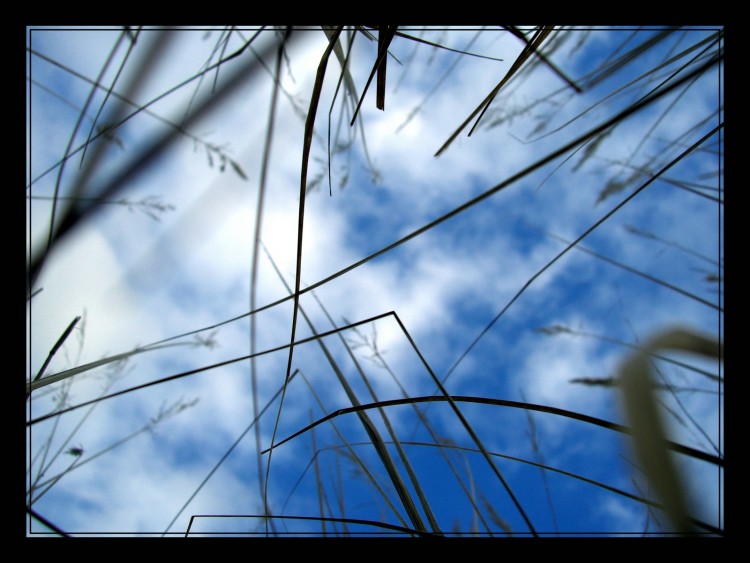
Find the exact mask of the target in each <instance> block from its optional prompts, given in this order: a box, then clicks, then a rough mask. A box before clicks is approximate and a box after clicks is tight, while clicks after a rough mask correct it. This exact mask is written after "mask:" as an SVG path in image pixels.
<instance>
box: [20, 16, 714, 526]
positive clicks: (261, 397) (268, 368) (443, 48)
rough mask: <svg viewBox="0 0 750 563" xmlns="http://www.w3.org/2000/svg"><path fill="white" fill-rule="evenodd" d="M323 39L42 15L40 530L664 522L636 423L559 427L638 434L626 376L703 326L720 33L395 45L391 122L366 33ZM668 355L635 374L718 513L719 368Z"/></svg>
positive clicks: (35, 38) (709, 336)
mask: <svg viewBox="0 0 750 563" xmlns="http://www.w3.org/2000/svg"><path fill="white" fill-rule="evenodd" d="M334 31H335V30H333V29H331V30H327V33H326V32H324V30H323V29H322V28H312V27H311V28H304V29H294V30H293V31H292V33H291V34H290V35H289V36H288V37H287V38H286V41H285V42H284V50H283V52H282V54H281V57H279V53H280V50H279V46H280V45H281V44H282V42H283V41H284V33H283V31H282V30H274V29H272V28H265V29H260V28H258V27H233V28H209V27H206V28H197V27H196V28H181V29H172V30H163V29H160V28H137V27H133V28H109V29H98V28H97V29H94V28H28V30H27V67H26V68H27V73H26V78H27V92H28V97H27V100H28V102H27V141H28V142H27V151H28V152H27V182H26V184H27V185H26V195H27V206H26V211H27V215H26V216H27V227H28V228H27V232H28V237H27V261H28V263H29V264H30V270H29V275H30V277H31V278H32V279H31V285H30V288H29V296H27V297H28V298H27V350H26V352H27V374H26V380H27V383H28V382H30V381H31V380H34V379H36V378H37V376H38V374H39V373H40V370H41V369H42V367H43V365H44V364H45V360H46V359H47V358H48V356H49V355H50V351H51V350H53V349H54V347H55V344H56V343H57V342H58V340H59V339H60V338H61V336H62V335H63V334H64V333H65V332H66V328H68V327H69V326H70V325H71V324H72V323H73V321H74V320H75V319H78V320H77V322H75V323H74V326H73V328H72V330H71V331H70V332H69V333H68V335H67V337H66V338H65V339H64V342H63V343H62V345H61V346H60V347H59V348H58V349H56V350H55V352H54V354H52V358H51V360H50V361H49V363H48V364H47V365H46V366H45V367H44V371H43V373H42V375H41V379H39V381H38V382H36V383H35V384H34V390H33V392H32V395H31V397H30V399H29V400H28V401H27V462H26V463H27V483H26V487H27V502H30V503H31V508H32V509H33V512H34V515H35V516H38V517H39V518H43V519H45V520H46V521H47V522H48V524H51V525H54V526H55V527H56V528H57V529H58V530H59V531H62V532H65V533H68V534H71V535H80V536H85V535H101V534H104V535H113V534H125V535H144V536H145V535H156V536H161V535H177V536H182V535H185V533H186V532H187V531H188V530H190V534H191V535H192V534H196V535H200V534H209V533H211V534H238V533H244V534H251V535H256V534H259V535H265V534H266V533H268V534H277V535H302V534H314V535H322V534H325V535H358V534H378V535H387V534H393V533H398V534H403V533H416V532H415V530H416V531H422V532H427V533H445V534H454V533H455V534H464V535H483V536H488V535H498V536H503V535H507V534H513V535H533V534H538V535H557V534H560V535H565V534H580V535H594V534H610V535H620V534H636V535H640V534H644V533H649V534H650V533H659V532H663V531H665V530H669V529H670V527H669V520H668V518H667V516H666V515H665V513H664V512H663V511H661V510H658V509H649V506H648V505H647V504H646V503H645V502H643V500H644V499H650V500H651V501H652V502H660V501H659V497H658V496H657V495H658V493H657V492H655V491H654V490H653V486H652V483H650V482H649V480H647V479H646V477H645V471H647V469H646V468H644V467H643V465H642V463H641V459H640V458H639V457H638V455H637V452H636V450H635V449H634V448H633V444H632V441H631V440H630V438H628V437H627V436H626V435H625V434H623V433H620V432H617V431H614V430H612V429H610V428H605V427H601V426H598V425H595V424H593V423H591V422H586V421H583V420H579V419H575V418H571V417H569V416H564V413H563V412H562V411H569V412H573V413H577V414H580V415H586V416H589V417H595V418H596V419H601V420H605V421H608V422H612V423H617V424H622V425H628V426H630V425H631V424H633V422H634V421H633V420H632V419H631V418H629V416H628V415H627V414H626V412H625V410H624V409H623V404H624V403H623V387H621V386H619V385H616V384H614V383H616V382H617V381H619V379H618V378H619V376H620V373H621V371H622V367H623V365H624V364H625V362H626V361H627V360H628V359H630V358H633V357H634V355H635V354H637V353H638V352H639V350H640V352H641V354H643V353H644V352H643V350H644V347H646V346H647V345H648V343H650V342H651V343H653V342H655V340H654V339H657V340H658V337H659V336H660V335H662V336H663V335H665V334H675V333H674V331H675V330H680V331H683V333H687V334H691V335H700V338H699V339H698V340H699V341H701V342H704V341H705V342H708V343H710V342H712V341H713V342H716V341H719V340H722V339H723V285H722V281H721V280H722V277H723V156H722V155H723V137H722V130H721V126H722V124H723V82H722V73H723V67H722V64H721V62H720V61H719V62H717V60H716V59H717V57H719V56H720V55H721V53H722V48H723V43H722V42H721V40H720V39H719V38H718V32H719V30H718V29H717V28H708V27H707V28H679V29H662V28H658V29H657V28H638V29H636V28H618V29H610V28H607V29H604V28H599V29H589V28H556V29H554V30H552V31H551V32H549V33H547V34H546V35H544V34H542V35H540V36H537V34H536V32H537V28H535V27H521V28H513V29H510V28H508V29H503V28H481V29H480V28H435V27H432V28H423V27H408V28H399V30H398V31H399V33H398V34H396V35H395V36H394V37H393V39H392V41H391V42H390V45H389V47H388V55H387V58H386V61H387V63H386V71H385V73H384V75H385V86H384V89H383V90H382V92H383V93H384V109H382V110H381V109H378V107H377V103H376V100H377V98H378V91H379V90H380V88H379V86H378V80H379V79H378V76H377V75H374V76H373V77H372V80H371V82H369V79H370V77H371V74H372V70H373V67H374V65H375V63H376V60H377V58H378V35H379V32H378V31H377V30H370V32H368V31H367V30H366V29H364V28H359V29H358V30H356V31H355V30H354V29H353V28H347V29H345V30H344V31H343V32H342V33H341V35H340V37H339V41H338V45H337V47H338V49H336V50H334V51H333V52H331V54H330V57H329V58H328V59H327V64H323V63H321V61H325V60H326V59H325V58H324V55H325V53H326V48H327V46H328V44H329V37H330V36H331V35H332V33H333V32H334ZM381 33H382V34H383V35H385V32H382V31H381ZM534 40H538V41H539V46H540V49H541V53H542V56H538V55H531V56H530V57H528V58H527V59H526V60H525V62H524V63H523V64H522V65H521V66H520V68H516V67H517V66H518V65H517V64H516V63H517V61H518V60H519V57H523V55H524V46H525V45H526V43H527V42H529V41H534ZM521 60H523V59H521ZM219 61H223V62H221V64H219ZM342 61H347V64H346V69H347V73H346V74H344V75H342ZM316 75H317V76H319V77H320V80H322V82H319V83H318V84H319V90H320V92H319V96H314V92H315V91H316ZM276 76H278V80H275V79H274V77H276ZM342 76H343V77H344V78H343V79H340V78H341V77H342ZM95 84H98V86H95ZM498 85H501V88H500V89H499V91H498V92H497V94H496V96H495V97H494V98H493V99H492V102H491V103H490V104H489V106H488V107H486V111H484V112H483V113H482V112H477V113H475V110H476V109H477V108H480V109H481V108H482V107H484V106H483V105H482V104H483V102H484V101H485V99H486V98H487V96H488V94H489V93H490V92H492V91H493V90H494V89H495V88H496V87H497V86H498ZM360 100H361V105H360ZM313 101H315V102H317V103H316V104H313V105H311V102H313ZM311 108H313V109H312V111H313V112H315V113H314V115H315V120H314V128H312V135H311V137H310V146H309V160H308V162H309V165H308V168H307V173H306V176H305V180H306V195H305V197H304V198H303V200H302V201H301V198H300V193H301V170H302V166H303V164H302V163H303V159H304V154H305V150H304V147H305V131H306V120H308V116H309V115H311ZM355 111H356V116H355ZM480 113H481V119H480V120H479V122H478V125H476V127H474V125H475V122H476V121H477V117H479V115H480ZM472 115H473V117H472ZM470 117H472V118H471V119H469V118H470ZM465 122H466V123H468V125H466V126H465V127H463V128H462V129H461V131H460V134H458V135H457V136H456V137H455V139H454V140H453V141H452V142H451V143H449V144H448V145H447V146H446V145H445V144H446V142H447V141H448V140H449V139H451V138H452V135H453V133H454V132H455V131H457V130H458V129H459V128H461V126H462V124H463V123H465ZM352 123H353V125H352ZM472 128H473V132H472V134H471V135H470V136H469V135H468V133H469V131H470V130H472ZM591 133H593V134H591ZM87 139H90V140H91V141H90V142H89V143H88V144H87ZM84 147H85V150H84ZM441 148H443V150H442V151H440V149H441ZM439 151H440V152H439ZM438 152H439V155H437V156H436V153H438ZM55 196H56V197H57V199H56V201H55ZM300 227H301V229H302V230H301V236H300ZM51 230H52V233H53V236H52V237H50V232H51ZM256 232H258V233H259V238H258V239H257V244H256ZM583 235H585V236H583ZM582 236H583V238H582V239H581V240H580V241H579V242H578V243H577V244H575V245H571V243H572V242H573V241H576V240H577V239H579V237H582ZM300 240H301V249H300V252H299V253H298V243H299V241H300ZM298 256H301V261H299V262H298ZM37 273H38V275H36V274H37ZM298 275H299V280H298V281H297V276H298ZM297 283H299V290H300V292H301V293H300V295H299V300H298V303H297V308H296V314H295V300H294V299H292V298H291V297H290V296H291V295H293V294H294V292H295V285H296V284H297ZM250 311H256V312H254V314H253V315H250V314H249V312H250ZM79 317H80V318H79ZM251 319H252V320H251ZM349 325H356V326H351V327H350V328H346V329H343V327H347V326H349ZM337 329H341V330H337ZM323 333H329V334H327V335H326V336H324V337H318V336H319V335H321V334H323ZM292 339H294V341H295V342H297V344H296V345H295V346H293V347H291V350H290V346H289V344H290V341H291V340H292ZM660 343H663V339H662V341H660V342H657V344H660ZM662 348H663V347H662V346H658V347H657V348H655V349H649V351H650V352H651V353H652V354H657V355H658V357H656V356H653V355H650V356H648V355H645V356H642V357H643V358H648V359H647V360H646V361H644V365H645V366H647V368H648V371H649V373H650V375H649V377H651V378H652V381H653V382H654V383H655V384H656V389H655V390H654V396H655V404H657V405H658V408H659V409H660V412H661V420H662V422H663V425H664V427H665V432H666V434H667V436H668V438H669V439H670V440H672V441H673V442H675V443H678V444H680V445H682V446H684V447H686V448H690V450H688V451H685V450H684V449H683V452H682V453H670V456H671V458H670V459H672V460H673V461H674V464H675V466H676V469H677V472H678V475H679V476H680V479H681V480H682V483H683V487H682V489H683V492H684V496H685V497H686V499H687V502H688V504H689V511H690V515H691V516H692V518H694V519H695V520H697V521H699V522H700V524H699V526H698V528H697V529H698V530H700V531H706V530H710V529H711V527H713V528H719V529H721V528H723V526H724V523H723V469H722V464H723V462H722V461H721V459H723V430H722V428H723V385H722V380H723V373H722V365H721V363H720V362H719V361H718V360H717V358H716V356H715V355H712V354H697V353H695V351H694V347H693V346H691V347H690V348H691V350H687V351H686V350H682V351H680V350H673V349H662ZM709 349H715V346H714V348H711V346H710V345H709ZM253 355H255V356H254V359H252V360H251V359H250V356H253ZM102 360H105V361H102ZM94 362H99V364H97V365H96V366H87V364H92V363H94ZM82 366H83V369H79V370H76V371H74V372H72V373H73V374H74V375H72V376H70V377H60V378H55V380H54V382H52V383H48V382H45V381H44V378H46V377H52V376H54V375H55V374H61V373H62V374H64V372H66V370H73V369H74V368H78V367H82ZM64 375H65V374H64ZM67 375H70V374H67ZM172 376H180V377H172ZM162 380H164V381H162ZM285 381H286V385H285ZM39 382H41V383H48V384H46V385H41V384H40V383H39ZM438 382H440V383H438ZM146 384H151V385H146ZM441 387H442V389H441ZM445 393H448V394H450V395H451V396H457V397H463V398H464V399H462V400H456V401H455V402H454V403H453V404H451V403H450V402H448V401H447V400H441V401H437V400H432V401H428V398H431V397H443V399H445ZM110 395H114V396H111V397H110ZM418 397H421V398H424V401H423V402H420V403H414V402H408V401H405V402H403V403H401V404H397V405H389V406H385V407H383V408H382V409H377V408H370V409H367V410H364V411H360V414H357V413H354V412H344V413H341V414H339V415H338V416H336V417H334V418H331V419H329V420H326V421H324V422H321V423H320V424H318V425H315V426H313V427H312V428H309V429H307V430H306V431H304V432H302V433H300V434H299V435H297V436H295V437H294V438H293V439H292V440H290V441H288V442H285V443H283V444H281V445H280V446H279V447H277V448H274V449H273V450H271V452H268V451H266V450H268V448H269V447H270V446H271V445H272V443H273V444H277V443H278V442H281V441H282V440H284V439H286V438H287V437H289V436H291V435H293V434H295V433H297V432H298V431H300V430H303V429H305V428H306V427H307V426H308V425H310V424H311V423H312V422H315V421H319V420H320V419H322V418H323V417H325V416H327V415H330V414H332V413H335V412H337V411H338V410H339V409H345V408H348V407H352V405H353V404H361V405H366V404H372V403H376V402H380V401H394V400H402V399H406V398H418ZM468 397H473V398H479V399H483V400H485V402H484V403H478V402H471V401H469V400H468V399H466V398H468ZM98 399H101V400H98ZM487 400H491V401H490V402H489V403H488V402H487ZM492 401H494V402H492ZM502 401H505V403H503V402H502ZM509 402H510V403H509ZM518 403H529V404H533V405H540V406H544V407H552V408H554V409H561V410H558V411H556V412H555V413H550V412H546V413H545V412H541V411H539V410H531V409H521V408H518V406H519V405H518ZM60 410H62V411H63V412H61V413H60V412H57V411H60ZM47 415H52V416H47ZM366 428H368V429H369V430H366ZM376 444H379V445H380V448H378V447H376ZM482 450H484V452H485V453H486V454H487V455H484V454H483V453H482ZM697 452H701V453H703V454H705V455H703V456H702V457H700V456H699V454H698V453H697ZM545 468H546V469H545ZM389 469H390V471H389ZM399 483H401V485H399ZM399 490H400V491H401V493H399ZM409 499H411V502H412V503H413V506H414V507H415V508H414V509H411V510H410V509H408V508H407V507H408V505H409V502H410V501H409ZM264 500H265V504H266V506H267V511H268V513H270V514H271V515H273V516H274V518H272V519H268V520H264V519H263V518H262V516H263V514H264ZM321 516H323V517H325V518H328V519H331V520H329V521H325V522H322V521H321V519H320V517H321ZM284 517H287V518H284ZM291 517H296V518H291ZM27 520H28V523H27V531H28V533H30V534H33V535H37V534H49V533H52V532H51V529H50V527H49V526H48V525H45V524H43V523H41V521H40V519H37V518H31V517H28V519H27ZM364 521H367V522H364ZM385 525H388V526H392V527H394V528H385V527H383V526H385ZM701 525H702V527H701Z"/></svg>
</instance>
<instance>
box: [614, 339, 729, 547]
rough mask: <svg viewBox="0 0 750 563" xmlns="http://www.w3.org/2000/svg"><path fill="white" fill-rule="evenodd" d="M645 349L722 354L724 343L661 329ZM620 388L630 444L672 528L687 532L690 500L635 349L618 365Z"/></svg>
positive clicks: (644, 357)
mask: <svg viewBox="0 0 750 563" xmlns="http://www.w3.org/2000/svg"><path fill="white" fill-rule="evenodd" d="M644 348H645V349H646V350H648V351H652V350H660V349H671V350H680V351H683V352H689V353H695V354H699V355H701V356H706V357H713V358H716V359H717V360H723V358H724V346H723V344H721V343H720V342H718V341H716V340H713V339H710V338H707V337H706V336H704V335H701V334H697V333H695V332H692V331H690V330H687V329H684V328H677V329H671V330H667V331H664V332H662V333H660V334H658V335H657V336H655V337H653V338H652V339H651V340H650V341H649V342H648V343H647V344H646V346H645V347H644ZM620 389H621V390H622V403H623V408H624V411H625V415H626V417H627V418H628V420H629V421H630V425H631V428H632V430H631V434H632V436H633V446H634V448H635V452H636V454H637V456H638V459H639V461H640V463H641V466H642V467H643V470H644V472H645V473H646V476H647V477H648V480H649V483H650V484H651V486H652V487H653V489H654V490H655V492H656V495H657V497H659V498H660V499H661V501H662V503H663V504H664V507H665V510H666V512H667V514H668V516H669V519H670V521H671V523H672V527H673V529H674V531H675V532H678V533H681V534H689V533H691V532H692V531H693V526H692V524H691V523H690V519H689V513H690V503H689V500H688V498H687V489H686V487H685V485H684V483H683V479H682V476H681V475H680V473H679V472H678V470H677V467H676V466H675V464H674V461H673V460H672V458H671V457H670V454H669V452H668V451H667V449H666V448H665V447H664V444H665V442H666V432H665V428H664V423H663V421H662V418H661V415H660V413H659V408H658V406H657V404H656V401H655V398H654V395H653V382H652V377H651V373H650V369H649V363H648V355H647V353H645V352H638V353H636V354H634V355H632V356H630V357H629V358H628V359H627V360H626V361H625V362H624V363H623V364H622V366H621V368H620Z"/></svg>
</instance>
